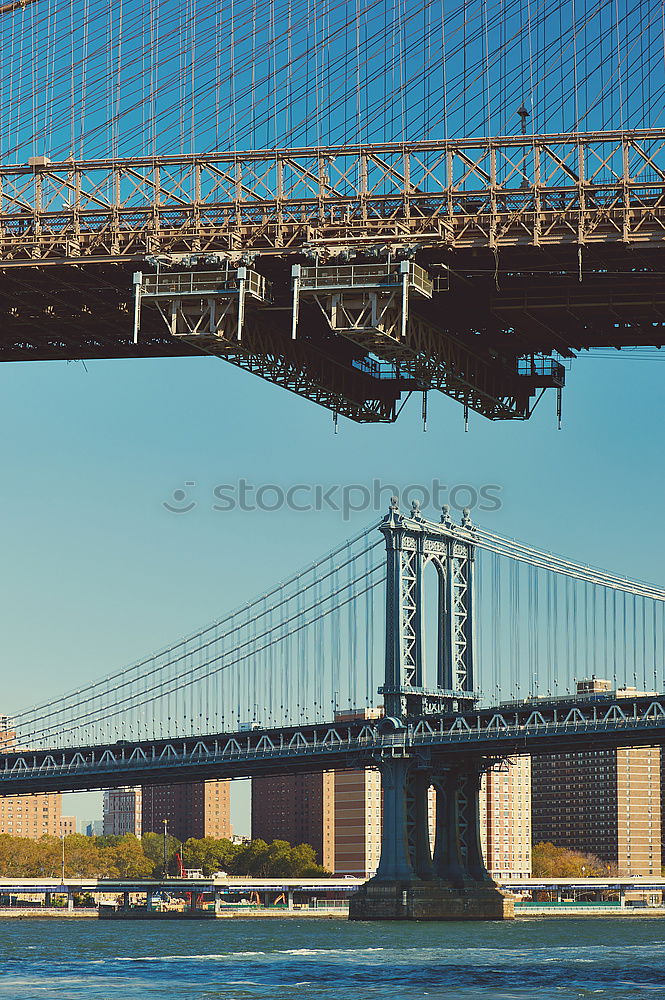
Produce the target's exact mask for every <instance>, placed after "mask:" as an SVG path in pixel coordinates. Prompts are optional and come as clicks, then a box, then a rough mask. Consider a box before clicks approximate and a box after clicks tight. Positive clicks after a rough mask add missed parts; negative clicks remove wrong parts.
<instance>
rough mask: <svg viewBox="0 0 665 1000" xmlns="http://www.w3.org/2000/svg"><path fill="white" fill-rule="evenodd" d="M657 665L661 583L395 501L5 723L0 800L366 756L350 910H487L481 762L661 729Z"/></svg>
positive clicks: (497, 906) (663, 602) (662, 651)
mask: <svg viewBox="0 0 665 1000" xmlns="http://www.w3.org/2000/svg"><path fill="white" fill-rule="evenodd" d="M664 674H665V590H663V589H660V588H658V587H654V586H651V585H649V584H646V583H640V582H637V581H632V580H628V579H626V578H623V577H618V576H616V575H613V574H611V573H608V572H606V571H604V570H601V569H597V568H594V567H591V566H585V565H583V564H580V563H576V562H574V561H571V560H568V559H565V558H563V557H560V556H556V555H554V554H552V553H548V552H545V551H542V550H539V549H536V548H534V547H532V546H530V545H527V544H524V543H521V542H518V541H515V540H512V539H509V538H505V537H503V536H500V535H497V534H495V533H493V532H489V531H486V530H484V529H482V528H481V527H479V526H477V525H474V524H473V523H472V522H471V519H470V517H469V515H468V512H465V514H464V517H463V519H462V522H461V524H455V523H453V521H452V519H451V517H450V511H449V509H448V508H444V509H443V512H442V514H441V518H440V520H439V521H438V522H434V521H429V520H426V519H425V518H424V517H423V514H422V513H421V511H420V510H419V508H418V505H417V504H414V505H413V506H412V509H411V511H410V512H408V513H402V512H401V511H400V510H399V508H398V505H397V502H396V501H393V502H392V504H391V507H390V510H389V512H388V514H387V515H386V517H385V518H384V519H383V520H382V521H381V522H380V523H379V524H378V525H372V526H371V527H370V528H369V529H367V530H365V531H363V532H361V533H360V534H358V535H357V536H355V537H354V538H351V539H349V540H348V541H347V542H345V543H344V544H343V545H341V546H338V547H337V548H336V549H334V550H333V551H332V552H329V553H328V554H326V555H325V556H323V557H322V558H320V559H318V560H316V561H315V562H314V563H312V564H311V565H309V566H308V567H306V568H305V569H304V570H302V571H300V572H299V573H296V574H295V575H294V576H292V577H290V578H288V579H286V580H283V581H281V582H280V583H278V584H277V585H276V586H274V587H272V588H271V589H269V590H267V591H266V592H265V593H263V594H262V595H261V596H260V597H258V598H257V599H256V600H254V601H250V602H248V603H247V604H245V605H243V606H242V607H240V608H238V609H236V610H235V611H233V612H231V613H230V614H228V615H226V616H225V617H224V618H222V619H221V620H220V621H217V622H214V623H212V624H210V625H207V626H206V627H204V628H201V629H199V630H198V631H196V632H194V633H192V634H191V635H189V636H187V637H186V638H185V639H182V640H180V641H179V642H175V643H173V644H171V645H169V646H167V647H165V648H164V649H163V650H161V651H160V652H159V653H157V654H155V655H152V656H149V657H147V658H144V659H141V660H139V661H137V662H136V663H134V664H132V665H130V666H129V667H127V668H125V669H124V670H122V671H120V672H119V673H116V674H114V675H112V676H108V677H104V678H102V679H100V680H91V681H90V682H89V683H87V684H86V685H84V686H82V687H80V688H78V689H77V690H75V691H72V692H69V693H68V694H66V695H64V696H63V697H61V698H59V699H55V700H49V701H46V702H43V703H42V704H39V705H36V706H33V707H30V708H28V709H25V710H23V711H17V712H15V713H14V714H13V716H12V718H11V719H10V718H6V719H5V720H4V723H3V731H2V744H3V746H2V750H3V753H2V755H1V757H0V794H3V795H6V794H17V793H26V792H36V791H51V790H63V791H64V790H74V789H82V788H101V787H110V786H114V785H121V784H130V785H138V784H151V783H164V782H172V781H187V780H195V779H199V780H200V779H203V778H206V777H216V778H220V777H238V776H255V775H262V774H280V773H281V774H284V773H294V772H308V771H309V772H313V771H321V770H330V769H335V770H344V769H358V768H363V767H372V768H378V769H379V770H380V772H381V777H382V786H383V832H382V855H381V862H380V866H379V870H378V873H377V875H376V877H375V879H373V880H371V882H370V883H368V885H367V887H366V888H365V889H364V890H363V891H362V893H361V894H360V895H359V896H358V897H357V898H356V900H355V902H354V903H353V904H352V910H351V912H352V915H355V916H356V917H359V918H376V919H384V918H385V919H389V918H395V917H402V916H411V917H415V918H432V919H440V918H444V917H460V916H461V917H464V916H466V917H500V916H505V915H509V914H508V913H507V907H508V904H507V903H506V901H505V900H504V898H503V896H501V894H500V893H498V892H497V890H496V888H495V887H494V885H493V883H492V882H491V880H490V879H489V876H488V875H487V872H486V871H485V868H484V865H483V860H482V851H481V847H480V832H479V824H478V791H479V786H480V779H481V776H482V774H483V773H484V772H485V771H486V770H488V769H489V768H491V767H493V766H495V765H497V764H500V763H502V762H505V760H506V759H509V758H510V757H513V756H517V755H521V754H529V753H546V752H560V751H563V750H570V751H575V750H579V749H580V748H584V747H590V748H594V749H598V748H601V747H613V746H631V745H632V746H644V745H650V744H656V745H657V744H659V743H661V742H662V741H663V739H665V694H663V692H664V691H665V676H664ZM592 676H597V677H603V678H605V679H607V680H608V681H609V682H610V688H611V690H610V691H608V692H606V693H602V694H598V693H584V692H585V686H584V684H581V685H580V683H579V682H581V681H584V680H585V679H588V678H589V677H592ZM370 708H372V709H382V710H383V711H382V713H380V714H379V717H378V718H372V717H371V716H372V715H374V716H376V714H377V713H376V712H374V713H368V712H367V711H366V709H370ZM432 785H433V786H434V787H435V789H436V790H437V796H436V802H437V816H436V840H435V844H434V845H431V844H430V842H429V833H428V820H427V801H428V798H427V796H428V791H429V788H430V786H432ZM432 847H433V849H432ZM404 894H406V895H404Z"/></svg>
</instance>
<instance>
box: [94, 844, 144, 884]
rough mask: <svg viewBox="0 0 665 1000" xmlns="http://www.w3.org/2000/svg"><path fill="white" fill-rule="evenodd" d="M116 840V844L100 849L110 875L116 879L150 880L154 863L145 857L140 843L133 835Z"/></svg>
mask: <svg viewBox="0 0 665 1000" xmlns="http://www.w3.org/2000/svg"><path fill="white" fill-rule="evenodd" d="M100 839H101V838H100ZM117 840H118V842H117V843H116V844H110V845H109V846H107V847H102V848H101V852H100V853H101V855H102V857H103V859H104V862H105V865H107V866H108V869H107V870H108V871H109V872H110V874H111V875H113V876H117V877H118V878H150V876H151V875H152V873H153V871H154V863H153V862H152V861H151V860H150V858H147V857H146V856H145V853H144V851H143V845H142V843H141V841H140V840H139V839H138V838H137V837H135V836H134V834H133V833H126V834H125V835H124V836H123V837H118V838H117Z"/></svg>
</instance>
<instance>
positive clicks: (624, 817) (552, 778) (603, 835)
mask: <svg viewBox="0 0 665 1000" xmlns="http://www.w3.org/2000/svg"><path fill="white" fill-rule="evenodd" d="M609 690H610V683H609V681H605V680H600V679H596V678H592V679H591V681H583V682H580V684H579V685H578V694H580V696H582V697H584V696H589V695H593V694H599V693H606V692H608V691H609ZM637 693H639V692H635V691H633V690H632V689H626V688H624V689H620V690H617V692H616V695H617V696H618V697H621V696H626V697H627V696H630V695H632V694H637ZM660 755H661V751H660V749H659V748H656V747H620V748H615V749H603V750H583V751H576V752H569V753H557V754H547V755H539V756H537V757H533V758H532V797H533V819H532V824H533V841H534V843H539V842H541V841H551V842H552V843H553V844H555V845H556V846H558V847H569V848H572V849H574V850H580V851H583V852H585V853H588V854H595V855H597V856H598V857H599V858H600V859H601V860H602V861H604V862H605V864H606V865H608V866H610V867H611V868H613V869H617V870H618V871H619V872H620V873H622V874H626V875H660V870H661V794H660V791H661V771H660Z"/></svg>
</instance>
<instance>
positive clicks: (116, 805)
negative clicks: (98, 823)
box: [103, 787, 142, 837]
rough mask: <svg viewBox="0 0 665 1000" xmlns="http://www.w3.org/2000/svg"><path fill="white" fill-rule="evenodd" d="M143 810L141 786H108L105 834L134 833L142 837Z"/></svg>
mask: <svg viewBox="0 0 665 1000" xmlns="http://www.w3.org/2000/svg"><path fill="white" fill-rule="evenodd" d="M141 810H142V795H141V789H140V788H127V787H124V788H108V789H107V790H106V791H105V792H104V813H103V816H104V819H103V831H104V836H105V837H113V836H122V835H123V834H125V833H133V834H134V836H135V837H140V836H141Z"/></svg>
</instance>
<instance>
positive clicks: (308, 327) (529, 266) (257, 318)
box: [0, 243, 665, 422]
mask: <svg viewBox="0 0 665 1000" xmlns="http://www.w3.org/2000/svg"><path fill="white" fill-rule="evenodd" d="M304 259H305V258H303V257H302V256H297V255H296V256H293V257H290V258H289V259H288V260H287V259H280V258H275V257H272V256H271V257H266V258H265V259H263V260H261V261H260V262H259V263H258V264H255V266H256V267H260V269H261V272H262V273H263V274H265V275H266V277H267V278H268V279H269V280H270V281H271V283H272V289H273V297H272V301H271V302H270V303H265V304H263V305H262V306H261V307H260V308H257V309H255V310H254V311H253V313H252V323H251V326H250V327H249V328H248V330H247V331H246V332H245V334H244V336H243V343H242V350H240V349H238V350H229V349H228V348H225V349H219V350H217V349H216V347H215V345H214V344H212V343H210V342H207V343H201V344H199V343H194V342H190V341H187V340H184V339H183V338H182V337H173V336H171V335H170V334H169V332H168V330H167V329H166V327H165V325H164V322H163V320H162V317H161V316H160V315H159V314H158V312H157V310H154V309H150V310H148V309H146V310H144V315H143V317H142V321H141V337H140V340H139V342H138V343H137V344H135V343H134V342H133V300H132V295H133V292H132V272H133V271H134V270H136V269H137V268H140V267H142V266H143V267H145V266H146V265H145V263H144V258H141V257H134V258H133V259H132V260H131V262H130V261H128V260H126V259H124V260H122V261H115V262H111V261H105V262H98V261H95V260H85V259H81V260H79V261H77V262H75V261H68V262H67V263H55V262H54V263H39V262H38V261H32V262H26V261H22V262H18V261H17V262H15V263H12V264H8V265H7V266H5V267H4V268H3V269H2V270H1V271H0V284H1V287H2V293H3V294H2V297H1V298H0V360H1V361H26V360H32V361H45V360H68V361H72V360H79V359H81V360H87V359H91V360H92V359H103V358H154V357H175V356H180V357H198V356H201V355H211V354H212V355H217V356H218V357H220V358H222V359H223V360H226V361H227V362H231V363H233V364H235V365H237V366H239V367H241V368H244V369H245V370H248V371H250V372H252V373H253V374H256V375H259V376H260V377H262V378H264V379H266V380H267V381H270V382H273V383H274V384H277V385H279V386H282V387H283V388H286V389H288V390H290V391H292V392H294V393H297V394H298V395H301V396H303V397H305V398H307V399H309V400H312V401H314V402H317V403H319V404H320V405H322V406H325V407H327V408H328V409H330V410H332V411H333V412H335V413H340V414H342V415H345V416H347V417H350V418H351V419H354V420H357V421H360V422H376V421H392V420H394V419H396V416H397V415H398V412H399V408H400V400H402V399H403V398H404V397H405V394H408V393H409V392H411V391H423V390H429V389H437V390H440V391H442V392H444V393H446V394H447V395H449V396H451V397H452V398H454V399H456V400H458V401H459V402H461V403H463V404H464V405H466V406H467V407H469V408H470V409H474V410H477V411H478V412H481V413H483V414H484V415H485V416H487V417H489V418H491V419H515V418H517V419H525V418H527V417H528V416H529V415H530V413H531V412H532V410H533V406H534V405H535V402H537V400H538V398H539V394H540V393H541V391H542V390H543V389H545V388H547V387H548V386H549V385H556V384H557V383H556V380H554V381H552V380H551V379H549V378H548V376H547V374H546V373H545V372H544V371H543V369H542V367H541V368H538V366H537V365H536V366H535V367H534V365H533V364H531V365H530V366H529V365H527V367H526V369H524V368H522V370H521V372H520V373H519V374H518V372H519V371H520V363H521V361H523V360H524V359H533V358H534V356H535V357H536V358H538V359H543V358H545V359H548V358H551V357H553V356H554V357H556V356H559V357H562V358H572V357H574V356H575V355H576V353H577V352H578V351H580V350H585V349H593V348H598V347H605V348H608V347H609V348H617V349H620V348H622V347H631V346H654V347H661V346H662V344H663V342H664V341H665V333H664V332H663V331H664V330H665V288H664V287H663V284H662V280H661V273H662V270H663V266H664V265H665V248H664V247H662V246H660V245H657V244H621V243H615V244H602V245H601V244H598V245H592V246H589V247H585V248H584V249H583V251H581V252H580V251H578V247H577V246H574V245H563V246H546V247H541V248H535V247H533V246H522V247H519V246H518V247H510V248H505V249H502V250H501V252H500V254H499V255H498V256H497V255H495V254H494V253H493V252H492V251H490V250H489V249H487V248H485V249H483V248H475V249H463V250H454V249H447V248H446V247H445V246H442V247H441V249H440V250H439V251H438V252H435V251H433V250H429V251H423V252H421V253H419V254H418V255H417V260H418V262H419V263H420V264H422V266H423V267H425V268H426V269H429V273H430V274H433V275H436V274H444V275H446V279H445V282H441V285H442V286H443V287H441V289H440V290H437V291H435V293H434V295H433V296H432V298H431V299H429V300H424V299H422V300H418V301H416V302H413V303H412V304H411V306H410V315H409V331H410V332H409V337H410V338H411V341H412V343H413V345H414V346H413V353H412V355H411V360H410V361H409V360H407V361H406V362H405V363H404V364H402V365H401V366H400V365H398V366H397V369H395V366H394V365H393V366H390V365H386V364H385V363H383V362H384V361H385V359H381V358H380V357H379V358H377V356H376V353H375V352H373V351H372V350H371V349H370V348H369V347H367V346H363V345H362V344H361V343H359V342H358V339H357V338H356V340H355V341H353V340H352V339H349V338H348V337H345V336H339V335H337V334H336V333H335V331H333V330H331V329H330V326H329V325H328V324H327V323H326V320H325V317H324V315H323V314H322V312H321V310H320V309H319V308H317V306H316V305H313V304H311V303H304V304H303V305H302V306H301V310H300V316H299V323H298V336H297V339H295V340H294V339H292V337H291V325H292V312H291V310H292V298H293V297H292V292H291V287H290V270H291V264H292V263H293V262H294V261H298V260H304ZM368 259H369V258H368ZM441 264H445V265H446V267H447V268H448V269H449V270H448V271H447V272H446V271H445V270H444V269H440V270H438V271H437V265H441ZM208 267H209V265H208Z"/></svg>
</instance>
